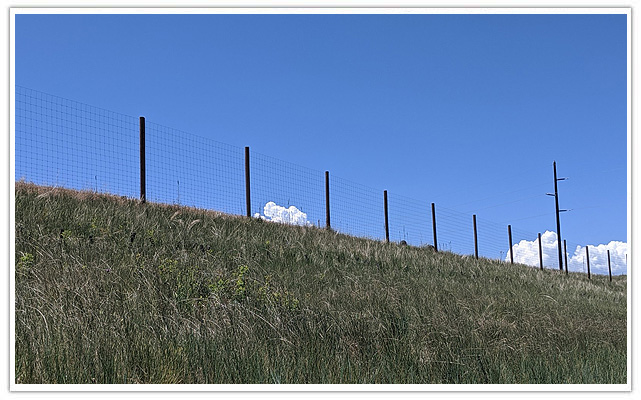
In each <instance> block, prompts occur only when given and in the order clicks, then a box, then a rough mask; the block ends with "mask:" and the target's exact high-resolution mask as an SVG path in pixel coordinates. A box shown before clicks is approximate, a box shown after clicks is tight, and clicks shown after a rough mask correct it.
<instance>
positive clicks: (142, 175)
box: [140, 117, 147, 203]
mask: <svg viewBox="0 0 641 400" xmlns="http://www.w3.org/2000/svg"><path fill="white" fill-rule="evenodd" d="M145 177H146V170H145V117H140V201H141V202H143V203H145V202H146V201H147V182H146V179H145Z"/></svg>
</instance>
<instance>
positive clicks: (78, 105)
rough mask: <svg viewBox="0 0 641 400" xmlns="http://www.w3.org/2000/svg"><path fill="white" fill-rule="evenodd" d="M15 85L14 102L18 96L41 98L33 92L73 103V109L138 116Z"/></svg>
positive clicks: (131, 117) (122, 115)
mask: <svg viewBox="0 0 641 400" xmlns="http://www.w3.org/2000/svg"><path fill="white" fill-rule="evenodd" d="M15 86H16V97H15V100H16V102H17V101H18V96H29V97H31V98H33V99H41V97H35V96H32V95H31V93H35V94H36V95H40V96H47V97H49V98H51V99H57V100H58V101H59V102H60V103H62V102H65V103H69V104H73V105H75V106H74V107H73V108H75V109H80V110H81V109H83V108H84V109H92V110H95V111H100V112H102V113H104V114H112V115H118V116H121V117H126V118H130V119H132V120H137V119H138V117H134V116H131V115H128V114H124V113H120V112H116V111H112V110H108V109H105V108H101V107H96V106H94V105H91V104H87V103H83V102H80V101H77V100H72V99H68V98H66V97H61V96H57V95H54V94H50V93H46V92H41V91H39V90H35V89H31V88H28V87H25V86H20V85H15ZM24 91H28V92H29V93H30V94H26V93H24ZM19 92H20V93H19Z"/></svg>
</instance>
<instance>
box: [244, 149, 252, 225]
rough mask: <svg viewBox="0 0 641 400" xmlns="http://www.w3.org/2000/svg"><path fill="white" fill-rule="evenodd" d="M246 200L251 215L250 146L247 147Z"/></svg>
mask: <svg viewBox="0 0 641 400" xmlns="http://www.w3.org/2000/svg"><path fill="white" fill-rule="evenodd" d="M245 202H246V205H247V216H248V217H251V192H250V185H249V146H246V147H245Z"/></svg>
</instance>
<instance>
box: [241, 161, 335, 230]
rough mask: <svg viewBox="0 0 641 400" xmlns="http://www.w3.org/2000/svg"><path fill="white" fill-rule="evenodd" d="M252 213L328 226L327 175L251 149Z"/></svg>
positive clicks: (291, 222) (290, 222)
mask: <svg viewBox="0 0 641 400" xmlns="http://www.w3.org/2000/svg"><path fill="white" fill-rule="evenodd" d="M249 160H250V168H249V171H250V183H251V189H250V195H251V203H250V205H251V210H250V215H251V216H254V217H257V218H263V219H266V220H268V221H276V222H283V223H288V224H294V225H303V226H310V225H315V226H319V227H321V226H325V176H324V173H323V172H321V171H316V170H312V169H309V168H305V167H301V166H299V165H296V164H292V163H289V162H286V161H283V160H279V159H277V158H274V157H270V156H267V155H264V154H260V153H256V152H252V153H250V156H249Z"/></svg>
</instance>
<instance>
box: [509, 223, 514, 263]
mask: <svg viewBox="0 0 641 400" xmlns="http://www.w3.org/2000/svg"><path fill="white" fill-rule="evenodd" d="M507 236H508V239H509V241H510V264H514V251H512V225H508V226H507Z"/></svg>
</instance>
